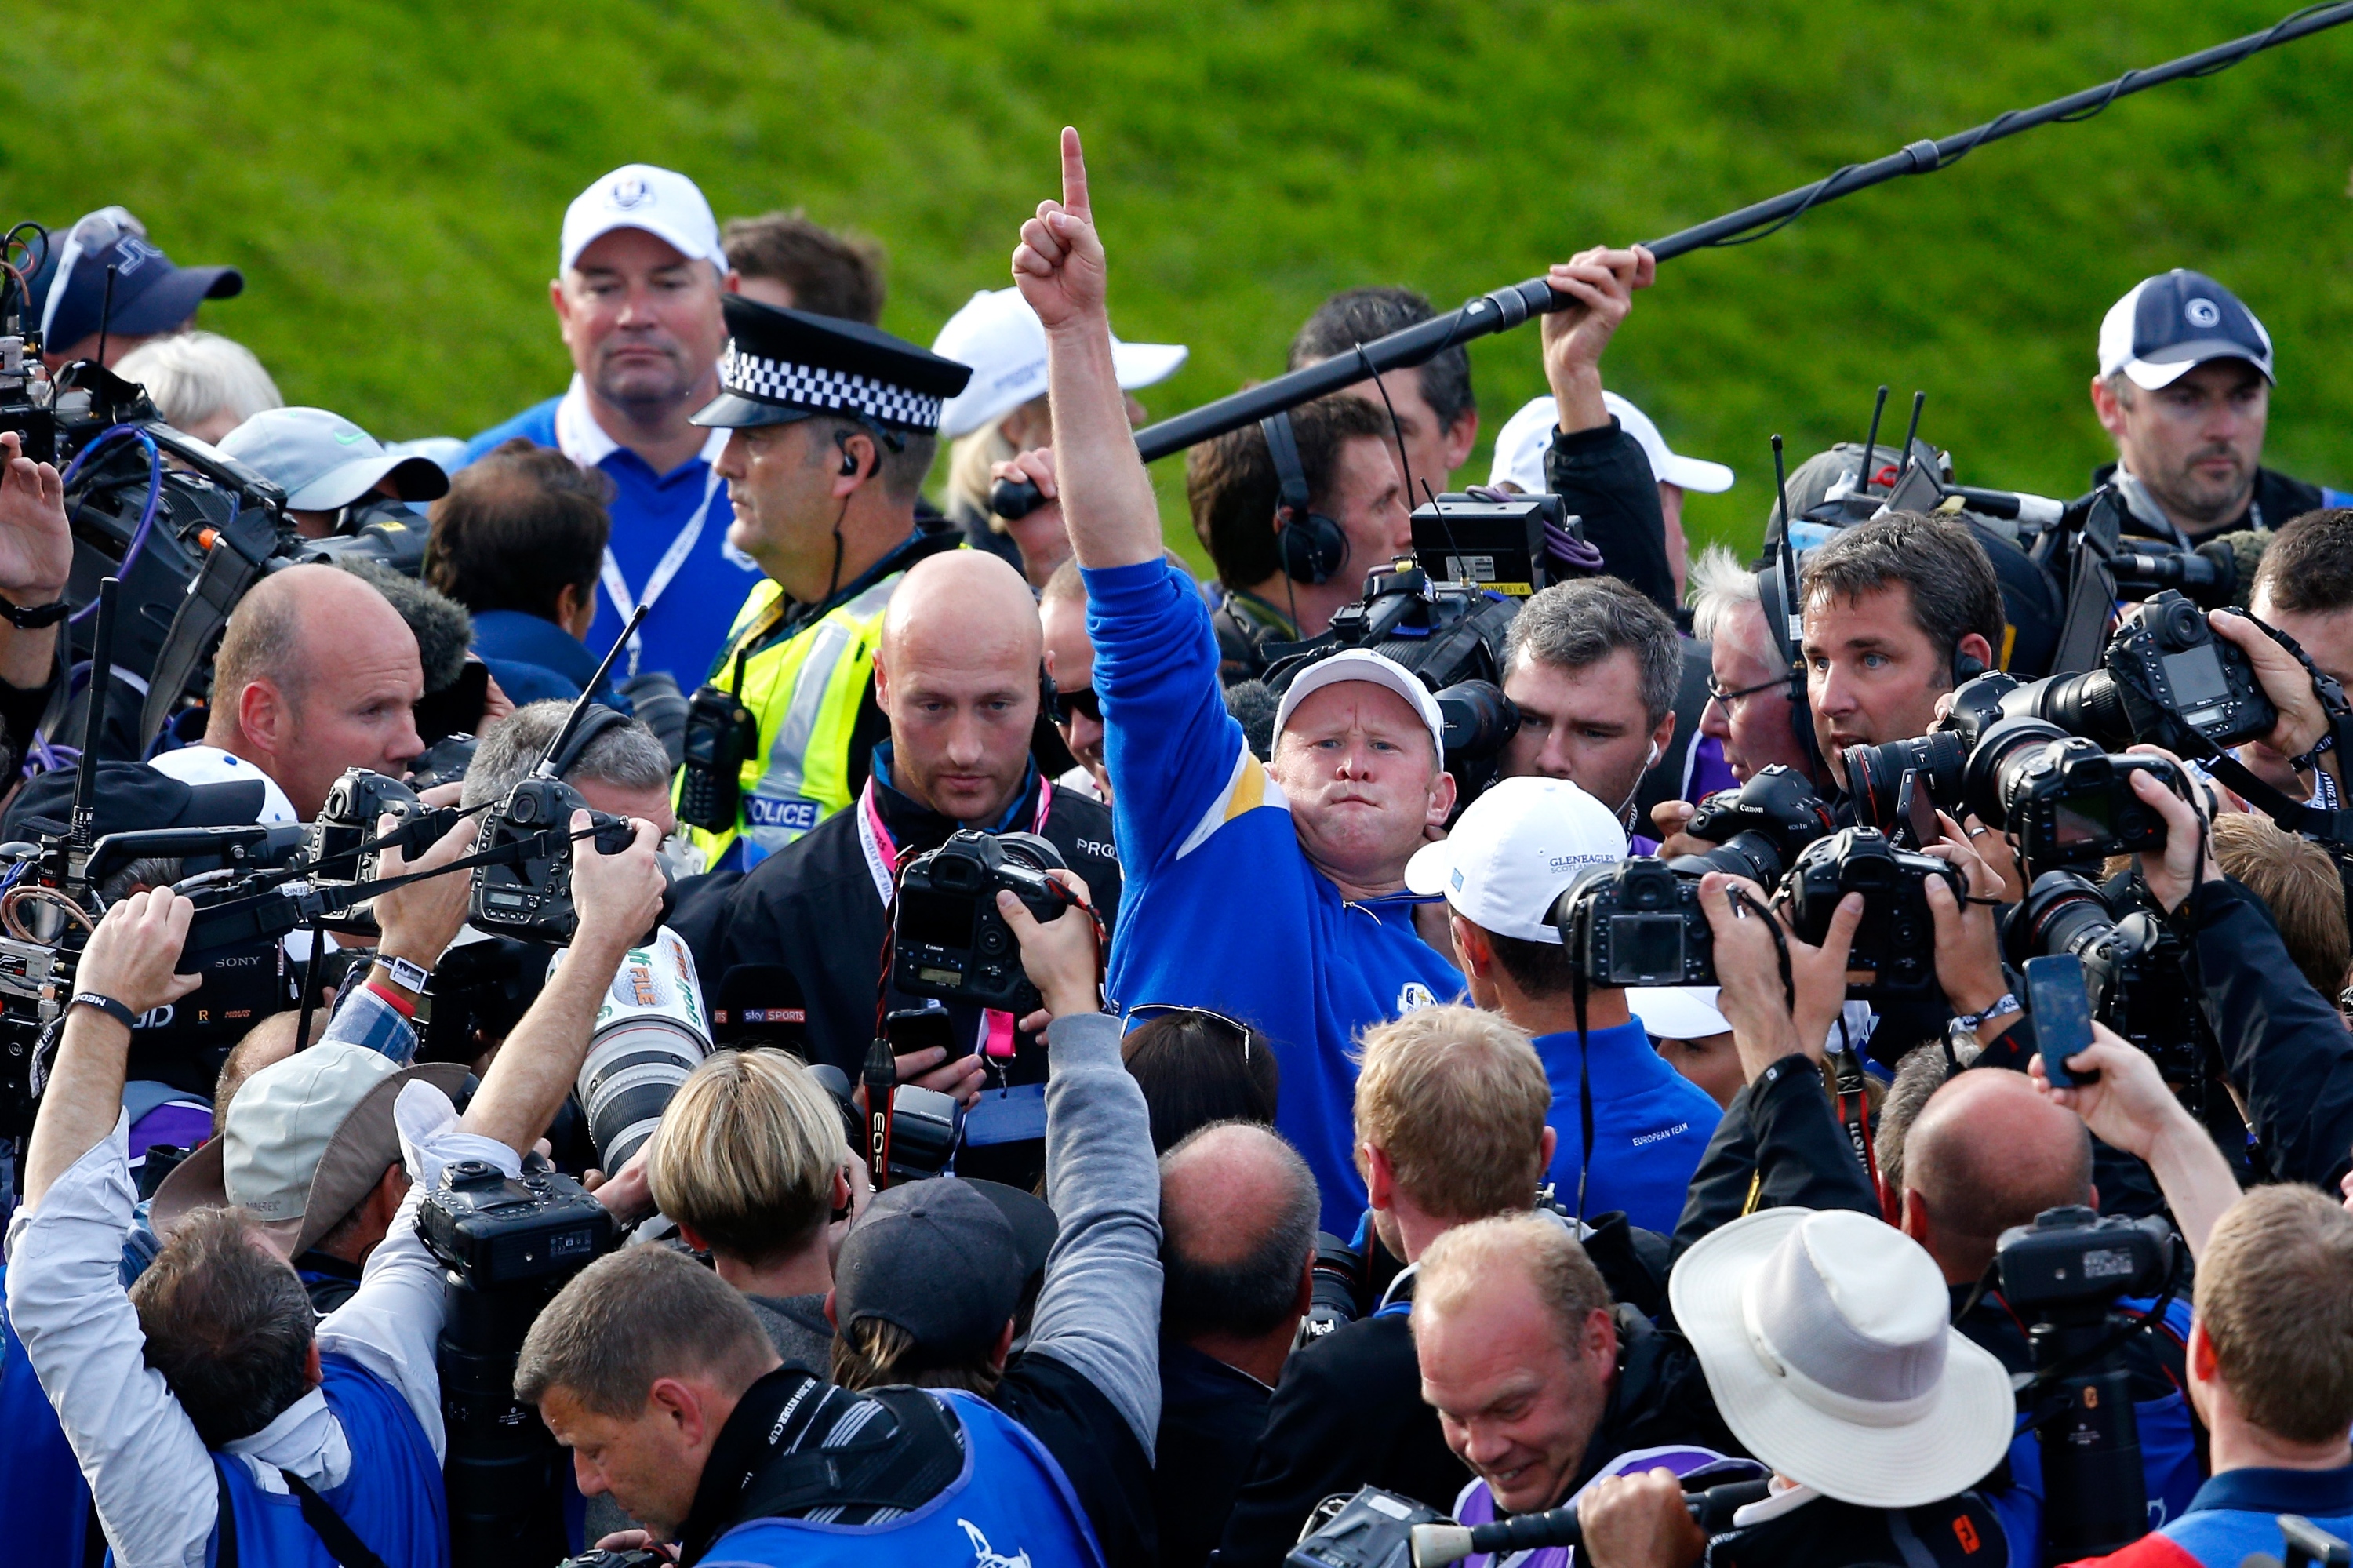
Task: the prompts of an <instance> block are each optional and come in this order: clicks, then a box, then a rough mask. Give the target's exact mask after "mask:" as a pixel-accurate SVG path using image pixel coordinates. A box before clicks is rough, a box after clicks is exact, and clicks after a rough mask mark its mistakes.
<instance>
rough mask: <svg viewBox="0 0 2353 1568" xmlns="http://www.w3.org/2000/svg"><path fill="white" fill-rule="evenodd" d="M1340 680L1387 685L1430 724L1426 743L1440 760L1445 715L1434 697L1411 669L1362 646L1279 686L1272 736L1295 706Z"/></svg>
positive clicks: (1316, 664)
mask: <svg viewBox="0 0 2353 1568" xmlns="http://www.w3.org/2000/svg"><path fill="white" fill-rule="evenodd" d="M1343 681H1370V682H1371V683H1373V684H1375V685H1376V686H1387V687H1388V689H1389V690H1390V691H1392V692H1395V693H1396V694H1398V696H1400V697H1403V698H1404V699H1405V700H1406V701H1407V703H1409V705H1411V706H1412V708H1413V711H1414V712H1416V713H1418V714H1419V715H1421V722H1422V723H1424V724H1426V725H1428V726H1430V745H1432V746H1434V747H1437V748H1438V756H1439V758H1440V761H1441V762H1442V761H1443V760H1444V759H1445V757H1446V716H1445V715H1443V714H1441V713H1440V712H1439V711H1438V699H1437V698H1436V697H1434V696H1432V695H1430V688H1429V687H1428V686H1425V685H1423V684H1422V683H1421V682H1420V681H1419V679H1418V678H1417V677H1416V676H1415V675H1414V673H1413V672H1412V671H1410V670H1409V669H1407V668H1406V667H1405V666H1404V665H1402V664H1400V663H1398V662H1397V661H1396V660H1394V659H1391V658H1388V657H1387V656H1386V655H1384V654H1379V653H1375V652H1372V651H1370V650H1369V649H1365V648H1347V649H1343V650H1342V651H1341V652H1337V653H1335V654H1332V655H1331V656H1329V657H1328V658H1324V659H1319V660H1317V661H1316V662H1314V663H1313V664H1310V665H1308V666H1307V667H1306V668H1305V669H1303V670H1302V671H1300V672H1299V675H1298V678H1297V679H1296V680H1294V681H1293V682H1292V683H1291V684H1290V685H1289V686H1287V687H1285V688H1284V689H1283V693H1282V702H1280V703H1278V704H1276V705H1275V709H1274V730H1273V735H1274V738H1275V739H1277V740H1280V739H1282V726H1285V725H1287V724H1289V723H1290V722H1291V715H1292V713H1293V710H1295V709H1296V708H1297V707H1298V706H1299V705H1300V704H1301V703H1303V702H1304V701H1306V700H1307V699H1308V697H1310V696H1312V695H1313V694H1315V693H1317V692H1320V691H1322V690H1323V689H1324V687H1326V686H1336V685H1338V684H1339V683H1341V682H1343Z"/></svg>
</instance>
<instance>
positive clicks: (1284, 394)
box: [1135, 0, 2353, 462]
mask: <svg viewBox="0 0 2353 1568" xmlns="http://www.w3.org/2000/svg"><path fill="white" fill-rule="evenodd" d="M2347 22H2353V0H2337V3H2335V4H2329V5H2307V6H2306V7H2305V8H2304V9H2303V10H2301V11H2296V12H2295V13H2292V14H2291V15H2289V16H2286V17H2284V19H2282V20H2281V21H2279V22H2277V23H2275V24H2274V25H2273V26H2269V27H2266V28H2265V29H2263V31H2262V32H2260V33H2250V34H2248V35H2247V36H2246V37H2242V38H2235V39H2233V40H2232V41H2231V42H2230V43H2227V44H2217V45H2215V46H2214V47H2213V48H2211V49H2203V50H2200V52H2199V53H2197V54H2194V55H2184V56H2182V57H2181V58H2179V59H2176V60H2168V61H2167V62H2166V63H2165V64H2163V65H2160V66H2151V67H2149V68H2148V69H2146V70H2128V71H2126V72H2125V74H2124V75H2122V76H2120V77H2118V78H2116V79H2115V80H2114V81H2110V82H2105V83H2103V84H2101V85H2100V86H2098V87H2087V88H2085V89H2084V90H2083V91H2081V92H2076V93H2070V94H2069V95H2068V96H2067V97H2065V98H2060V99H2054V100H2052V101H2051V102H2049V103H2045V104H2042V105H2040V106H2039V107H2036V108H2033V109H2013V110H2010V111H2008V112H2006V113H2002V114H1998V115H1996V116H1995V117H1994V118H1992V119H1991V120H1989V121H1987V122H1985V123H1984V124H1982V125H1977V126H1972V127H1971V128H1970V129H1968V130H1967V131H1963V132H1957V134H1954V135H1951V136H1947V137H1944V138H1943V139H1942V140H1939V141H1926V140H1923V141H1918V142H1915V143H1912V144H1911V145H1909V146H1907V147H1904V148H1901V149H1899V150H1898V151H1896V152H1894V153H1890V154H1887V156H1885V157H1883V158H1877V159H1873V161H1872V162H1870V163H1868V164H1848V165H1847V166H1846V167H1844V168H1842V169H1839V170H1837V171H1835V172H1834V173H1832V174H1831V175H1826V176H1825V177H1823V178H1821V179H1819V180H1816V181H1814V182H1813V183H1812V184H1811V185H1800V186H1799V187H1798V188H1797V189H1796V190H1791V191H1784V192H1782V193H1781V194H1780V195H1779V196H1774V197H1772V198H1771V199H1770V200H1767V201H1760V202H1757V203H1755V204H1754V205H1752V206H1749V207H1742V208H1741V209H1740V210H1739V211H1737V212H1728V213H1726V214H1725V215H1724V216H1723V217H1716V218H1711V219H1709V220H1708V221H1707V222H1705V223H1702V224H1698V225H1695V226H1694V227H1693V228H1684V229H1679V230H1677V231H1676V232H1675V233H1672V234H1670V235H1667V236H1666V237H1665V238H1660V239H1653V240H1651V241H1650V243H1649V249H1650V251H1651V254H1652V255H1653V256H1656V257H1657V258H1658V259H1659V260H1662V261H1664V260H1670V259H1671V258H1673V257H1676V256H1681V255H1683V254H1685V253H1686V252H1689V251H1693V250H1699V249H1707V248H1709V247H1712V246H1723V245H1745V244H1747V243H1748V242H1749V241H1751V240H1756V239H1762V238H1765V237H1766V236H1767V235H1768V234H1772V233H1775V232H1778V230H1780V229H1782V228H1787V227H1788V225H1789V224H1792V223H1794V222H1796V221H1797V220H1798V219H1799V217H1802V216H1803V215H1804V214H1806V213H1808V212H1810V211H1811V210H1812V209H1813V208H1815V207H1820V206H1822V205H1824V204H1825V203H1828V202H1833V201H1836V200H1838V199H1839V198H1840V197H1841V196H1852V195H1853V194H1854V193H1855V192H1857V191H1859V190H1864V189H1867V188H1869V187H1870V186H1872V185H1881V184H1883V183H1884V182H1886V181H1888V180H1892V179H1895V178H1897V177H1898V176H1900V175H1928V174H1934V173H1936V171H1937V170H1938V169H1942V168H1947V167H1949V166H1950V165H1952V164H1956V163H1958V162H1959V161H1960V160H1961V159H1963V158H1965V157H1967V156H1968V154H1971V153H1973V152H1975V151H1976V150H1977V149H1978V148H1979V147H1981V146H1983V145H1985V144H1986V143H1989V142H1998V141H2000V140H2001V139H2002V138H2003V137H2005V136H2015V135H2017V134H2019V132H2022V131H2031V130H2034V129H2035V128H2036V127H2038V126H2042V125H2052V124H2065V123H2069V122H2074V121H2078V120H2089V119H2090V118H2092V116H2094V115H2095V114H2097V113H2099V112H2100V111H2102V110H2104V109H2105V108H2107V106H2108V105H2109V104H2111V103H2114V102H2115V101H2116V100H2117V99H2119V98H2124V97H2127V96H2129V95H2130V94H2132V93H2136V92H2145V91H2147V90H2148V89H2150V88H2152V87H2160V86H2163V85H2164V84H2165V83H2167V82H2169V81H2179V80H2182V79H2186V78H2190V77H2200V76H2211V75H2213V74H2214V73H2215V72H2217V71H2221V70H2227V69H2230V68H2231V67H2232V66H2234V65H2237V64H2238V63H2239V62H2240V61H2241V60H2243V59H2246V58H2248V57H2250V56H2252V55H2256V54H2260V53H2262V52H2263V50H2265V49H2269V48H2277V47H2278V46H2280V45H2282V44H2287V43H2293V42H2295V40H2296V39H2298V38H2304V37H2310V36H2312V35H2313V34H2315V33H2318V32H2325V31H2327V29H2328V28H2331V27H2336V26H2342V25H2344V24H2345V23H2347ZM1568 302H1569V301H1568V298H1567V296H1566V295H1562V294H1556V293H1554V292H1553V291H1552V288H1551V286H1550V285H1549V284H1547V283H1546V281H1544V280H1543V279H1542V278H1531V279H1529V280H1527V281H1525V282H1521V283H1514V284H1512V285H1511V286H1510V287H1508V288H1503V289H1497V290H1495V291H1493V292H1492V293H1486V294H1482V295H1480V296H1479V297H1478V298H1477V299H1475V300H1472V301H1470V302H1468V303H1466V304H1464V305H1462V306H1461V307H1460V308H1459V309H1456V310H1454V311H1451V312H1449V313H1447V314H1445V315H1442V316H1433V317H1432V318H1431V319H1430V320H1429V321H1426V322H1422V323H1419V324H1418V325H1414V326H1409V327H1407V328H1406V329H1405V330H1404V331H1402V332H1394V333H1391V334H1388V336H1387V337H1380V338H1375V339H1374V340H1373V341H1372V342H1370V343H1367V344H1358V345H1357V347H1356V351H1355V352H1354V353H1351V354H1344V355H1338V356H1336V357H1335V358H1332V359H1327V360H1324V361H1323V362H1321V363H1319V364H1315V365H1311V366H1307V367H1306V368H1305V369H1303V370H1294V371H1293V372H1292V373H1291V374H1290V375H1288V376H1277V377H1275V378H1274V379H1273V380H1271V381H1269V382H1266V383H1264V384H1262V385H1261V386H1257V387H1250V389H1249V390H1247V391H1243V392H1237V393H1235V394H1234V395H1233V396H1232V397H1220V398H1219V399H1218V400H1217V401H1216V402H1214V403H1204V404H1203V405H1201V407H1199V408H1195V409H1192V410H1190V411H1189V412H1187V413H1183V414H1179V415H1177V416H1176V418H1170V419H1163V420H1161V421H1160V422H1159V423H1158V424H1156V425H1149V426H1146V427H1145V429H1141V430H1138V431H1137V432H1136V435H1135V445H1136V449H1137V450H1139V451H1141V452H1142V453H1143V454H1144V461H1146V462H1151V461H1155V460H1156V459H1159V458H1164V457H1166V456H1168V455H1169V454H1170V453H1171V452H1177V451H1182V450H1185V449H1186V448H1187V447H1189V446H1192V445H1194V444H1196V443H1197V442H1200V441H1205V440H1208V439H1209V438H1210V437H1212V436H1221V435H1224V434H1225V433H1226V432H1227V431H1228V430H1237V429H1241V427H1243V426H1244V425H1248V424H1252V423H1254V422H1256V421H1257V420H1259V419H1262V418H1266V417H1267V416H1268V415H1270V414H1275V413H1280V412H1281V411H1282V410H1283V409H1285V408H1296V407H1298V406H1299V405H1300V404H1302V403H1304V402H1306V401H1308V400H1309V399H1310V398H1314V397H1323V396H1324V394H1325V393H1327V392H1336V391H1338V390H1339V389H1340V388H1341V387H1347V386H1351V385H1353V384H1355V383H1356V382H1358V381H1362V380H1364V379H1365V378H1366V377H1367V376H1372V375H1373V374H1374V373H1376V372H1377V371H1383V370H1398V369H1403V368H1405V367H1407V366H1416V365H1419V364H1421V363H1422V362H1424V361H1425V360H1428V359H1430V358H1431V357H1432V356H1433V355H1437V354H1438V353H1439V352H1440V351H1441V350H1443V349H1448V348H1451V347H1453V346H1454V345H1455V344H1461V343H1467V342H1469V341H1470V340H1471V339H1472V338H1475V337H1484V336H1486V335H1487V334H1490V333H1498V332H1506V331H1509V330H1510V329H1511V328H1513V327H1515V326H1518V325H1519V324H1520V323H1522V322H1525V321H1526V320H1527V319H1528V318H1529V317H1530V316H1532V315H1541V314H1543V313H1546V312H1548V311H1554V310H1558V309H1559V308H1560V307H1561V306H1563V305H1566V304H1567V303H1568Z"/></svg>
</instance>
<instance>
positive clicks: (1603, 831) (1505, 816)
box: [1405, 779, 1626, 943]
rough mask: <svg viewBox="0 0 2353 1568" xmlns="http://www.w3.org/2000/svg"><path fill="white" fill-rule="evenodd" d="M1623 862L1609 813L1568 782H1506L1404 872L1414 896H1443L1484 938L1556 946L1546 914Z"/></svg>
mask: <svg viewBox="0 0 2353 1568" xmlns="http://www.w3.org/2000/svg"><path fill="white" fill-rule="evenodd" d="M1625 858H1626V830H1625V829H1624V828H1623V827H1621V826H1620V824H1619V821H1618V819H1617V818H1616V817H1615V816H1614V815H1612V814H1611V812H1610V810H1609V807H1607V806H1605V805H1603V804H1602V803H1601V802H1600V801H1599V800H1595V799H1594V798H1593V797H1592V796H1590V795H1588V794H1587V793H1586V792H1585V791H1584V790H1582V789H1578V788H1577V786H1576V785H1574V784H1572V783H1570V782H1569V781H1568V780H1567V779H1503V780H1502V781H1500V782H1498V783H1496V784H1494V785H1493V786H1491V787H1490V788H1489V789H1488V790H1487V792H1486V793H1485V794H1483V795H1482V796H1480V797H1479V798H1478V799H1477V800H1473V801H1472V802H1471V804H1470V805H1469V806H1468V807H1467V808H1465V809H1464V810H1463V812H1462V814H1461V816H1460V817H1458V818H1456V819H1455V821H1454V826H1453V829H1452V830H1451V832H1449V833H1448V834H1447V836H1446V837H1445V838H1444V839H1442V840H1440V842H1437V843H1434V844H1424V845H1423V846H1422V847H1421V848H1420V849H1419V850H1418V851H1416V852H1415V853H1414V857H1413V859H1412V860H1411V861H1409V863H1407V865H1406V868H1405V885H1406V886H1407V887H1408V888H1409V890H1411V891H1412V892H1415V893H1419V894H1425V895H1427V894H1433V893H1434V894H1441V895H1444V896H1445V899H1446V902H1447V903H1448V904H1449V905H1451V906H1452V907H1453V909H1454V912H1455V913H1456V914H1458V915H1460V916H1462V917H1463V918H1464V919H1465V920H1468V921H1470V922H1471V923H1472V925H1474V926H1476V927H1479V928H1480V929H1482V930H1483V931H1492V932H1493V933H1494V934H1495V935H1496V936H1498V937H1516V938H1519V939H1520V940H1522V941H1524V942H1555V943H1557V942H1558V941H1559V940H1560V933H1559V932H1558V931H1556V930H1555V929H1554V928H1553V927H1552V925H1551V924H1550V920H1551V916H1552V906H1553V905H1554V903H1555V902H1556V901H1557V900H1558V899H1559V897H1560V895H1562V894H1563V893H1565V892H1567V889H1568V885H1569V884H1570V883H1572V882H1574V881H1576V880H1577V874H1578V873H1580V872H1582V871H1584V870H1585V869H1586V868H1587V867H1588V866H1593V865H1615V864H1617V863H1619V862H1620V861H1622V860H1624V859H1625Z"/></svg>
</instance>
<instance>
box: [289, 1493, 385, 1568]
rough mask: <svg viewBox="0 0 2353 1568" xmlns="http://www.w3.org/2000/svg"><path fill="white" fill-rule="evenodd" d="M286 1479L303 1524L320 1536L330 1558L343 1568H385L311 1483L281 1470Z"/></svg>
mask: <svg viewBox="0 0 2353 1568" xmlns="http://www.w3.org/2000/svg"><path fill="white" fill-rule="evenodd" d="M278 1473H279V1474H280V1476H283V1477H284V1478H286V1489H287V1490H288V1491H290V1492H292V1493H293V1494H294V1496H295V1498H296V1499H298V1500H299V1501H300V1502H301V1508H302V1520H303V1522H304V1523H306V1524H308V1525H309V1526H310V1527H311V1529H312V1530H315V1531H318V1532H319V1539H320V1541H321V1542H323V1543H324V1544H325V1546H326V1548H327V1555H328V1556H330V1557H332V1558H333V1559H334V1560H335V1561H336V1562H337V1563H342V1564H343V1568H384V1559H383V1558H381V1557H378V1556H377V1555H376V1554H375V1552H371V1551H369V1550H368V1543H367V1542H364V1541H362V1540H361V1539H360V1538H359V1535H358V1533H357V1532H356V1531H353V1529H352V1527H351V1526H350V1525H349V1524H348V1523H346V1522H344V1520H343V1515H342V1514H339V1513H337V1512H336V1511H335V1510H333V1509H332V1508H330V1507H329V1506H328V1505H327V1499H324V1498H322V1497H321V1496H320V1495H319V1494H318V1493H317V1492H315V1491H313V1490H312V1489H311V1483H310V1482H308V1481H306V1480H304V1479H303V1478H301V1477H300V1476H298V1475H296V1474H295V1473H294V1472H293V1471H291V1470H283V1469H281V1470H280V1471H279V1472H278Z"/></svg>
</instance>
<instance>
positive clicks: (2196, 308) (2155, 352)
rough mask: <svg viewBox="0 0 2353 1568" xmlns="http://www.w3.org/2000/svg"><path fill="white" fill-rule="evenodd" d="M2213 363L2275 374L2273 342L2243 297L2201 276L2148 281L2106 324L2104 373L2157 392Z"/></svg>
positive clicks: (2176, 274) (2112, 310) (2177, 274)
mask: <svg viewBox="0 0 2353 1568" xmlns="http://www.w3.org/2000/svg"><path fill="white" fill-rule="evenodd" d="M2215 359H2243V360H2245V361H2246V362H2247V363H2248V364H2249V365H2252V366H2254V367H2255V368H2256V369H2257V370H2260V371H2262V372H2263V379H2264V380H2266V381H2272V380H2275V379H2276V377H2274V376H2273V374H2272V338H2271V334H2269V333H2267V332H2265V331H2264V330H2263V323H2261V322H2259V321H2257V320H2256V319H2255V314H2254V313H2253V311H2250V310H2249V309H2247V307H2246V306H2245V305H2243V304H2242V303H2241V302H2239V297H2238V296H2237V295H2236V294H2233V293H2232V292H2231V291H2230V290H2228V289H2226V288H2224V287H2222V285H2221V284H2220V283H2218V282H2216V281H2214V280H2213V279H2211V278H2209V277H2207V276H2206V275H2205V274H2204V273H2202V272H2188V271H2184V270H2181V269H2180V268H2178V267H2177V268H2175V269H2174V270H2172V271H2170V272H2165V273H2160V274H2159V275H2158V276H2157V277H2154V278H2144V279H2142V280H2141V281H2139V282H2137V283H2136V284H2134V285H2133V288H2132V291H2131V292H2130V293H2128V294H2126V296H2125V297H2124V298H2123V299H2121V300H2118V301H2117V302H2116V303H2115V304H2114V305H2112V306H2110V307H2109V308H2108V313H2107V315H2106V317H2105V319H2103V320H2102V321H2101V323H2100V374H2101V376H2104V377H2105V376H2126V377H2127V378H2128V379H2130V380H2131V382H2132V384H2133V385H2134V386H2136V387H2144V388H2146V389H2147V390H2148V391H2151V392H2155V391H2157V390H2158V389H2159V388H2160V387H2170V386H2172V385H2173V384H2174V383H2175V382H2176V381H2179V380H2180V379H2181V377H2182V376H2186V375H2188V374H2189V372H2190V371H2192V370H2194V369H2196V368H2197V367H2198V366H2201V365H2204V364H2206V363H2207V362H2208V361H2210V360H2215Z"/></svg>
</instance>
